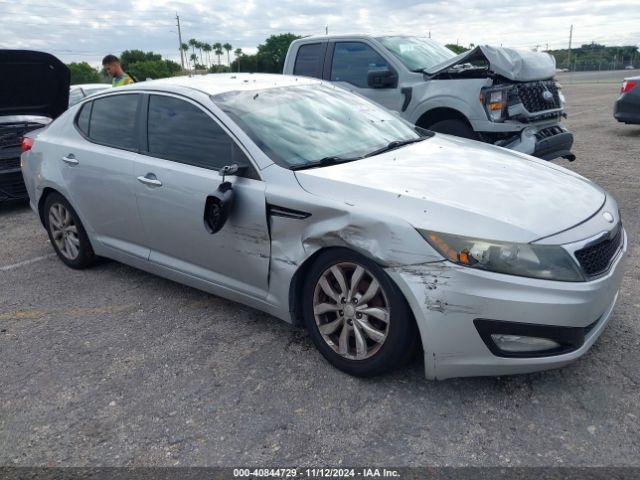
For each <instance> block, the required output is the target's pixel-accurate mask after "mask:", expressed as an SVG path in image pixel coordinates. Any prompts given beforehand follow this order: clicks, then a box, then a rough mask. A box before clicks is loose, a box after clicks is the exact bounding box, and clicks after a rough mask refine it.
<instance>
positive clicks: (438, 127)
mask: <svg viewBox="0 0 640 480" xmlns="http://www.w3.org/2000/svg"><path fill="white" fill-rule="evenodd" d="M429 130H431V131H433V132H438V133H446V134H447V135H455V136H456V137H462V138H469V139H471V140H478V135H477V134H476V132H474V131H473V130H472V129H471V127H470V126H469V125H468V124H467V123H465V122H463V121H462V120H455V119H450V120H441V121H439V122H436V123H434V124H433V125H431V126H430V127H429Z"/></svg>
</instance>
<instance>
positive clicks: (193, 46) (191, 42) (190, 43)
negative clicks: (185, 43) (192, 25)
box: [189, 38, 198, 53]
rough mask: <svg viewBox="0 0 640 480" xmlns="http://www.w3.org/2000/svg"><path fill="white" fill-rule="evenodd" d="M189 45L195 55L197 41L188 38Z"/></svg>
mask: <svg viewBox="0 0 640 480" xmlns="http://www.w3.org/2000/svg"><path fill="white" fill-rule="evenodd" d="M189 45H190V46H191V48H193V53H196V47H197V46H198V40H196V39H195V38H190V39H189Z"/></svg>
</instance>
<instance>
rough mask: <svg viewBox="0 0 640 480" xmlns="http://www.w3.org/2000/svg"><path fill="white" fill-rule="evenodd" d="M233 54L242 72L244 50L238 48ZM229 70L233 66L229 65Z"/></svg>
mask: <svg viewBox="0 0 640 480" xmlns="http://www.w3.org/2000/svg"><path fill="white" fill-rule="evenodd" d="M233 54H234V55H235V57H236V63H237V65H238V71H240V57H241V56H242V49H241V48H236V49H235V50H234V51H233ZM229 68H231V64H229Z"/></svg>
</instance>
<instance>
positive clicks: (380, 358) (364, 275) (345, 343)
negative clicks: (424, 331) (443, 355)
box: [303, 248, 418, 377]
mask: <svg viewBox="0 0 640 480" xmlns="http://www.w3.org/2000/svg"><path fill="white" fill-rule="evenodd" d="M303 302H304V319H305V323H306V325H307V328H308V330H309V333H310V336H311V339H312V340H313V342H314V344H315V345H316V347H317V348H318V350H319V351H320V353H322V355H323V356H324V357H325V358H326V359H327V360H328V361H329V362H330V363H331V364H332V365H333V366H335V367H336V368H338V369H340V370H342V371H344V372H346V373H349V374H351V375H355V376H361V377H369V376H373V375H378V374H381V373H384V372H386V371H389V370H391V369H393V368H396V367H398V366H400V365H402V364H403V363H405V362H406V361H407V360H409V359H410V358H411V357H412V356H413V353H414V352H415V351H416V348H417V345H418V331H417V327H416V325H415V321H414V320H413V316H412V314H411V311H410V309H409V307H408V305H407V302H406V300H405V298H404V297H403V296H402V294H401V292H400V291H399V289H398V287H397V286H396V285H395V284H394V283H393V282H392V281H391V279H390V278H389V276H388V275H387V274H386V273H385V272H384V270H382V268H380V267H379V266H378V265H377V264H376V263H375V262H373V261H372V260H370V259H368V258H366V257H363V256H361V255H359V254H356V253H355V252H352V251H350V250H347V249H342V248H341V249H332V250H328V251H326V252H324V253H321V254H320V255H319V256H318V258H317V259H316V261H315V263H314V264H313V266H312V267H311V269H310V271H309V272H308V276H307V279H306V282H305V286H304V296H303Z"/></svg>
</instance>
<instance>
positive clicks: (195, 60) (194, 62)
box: [191, 53, 198, 72]
mask: <svg viewBox="0 0 640 480" xmlns="http://www.w3.org/2000/svg"><path fill="white" fill-rule="evenodd" d="M191 64H192V65H193V71H194V72H195V71H196V67H197V66H198V55H196V54H195V53H192V54H191Z"/></svg>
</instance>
